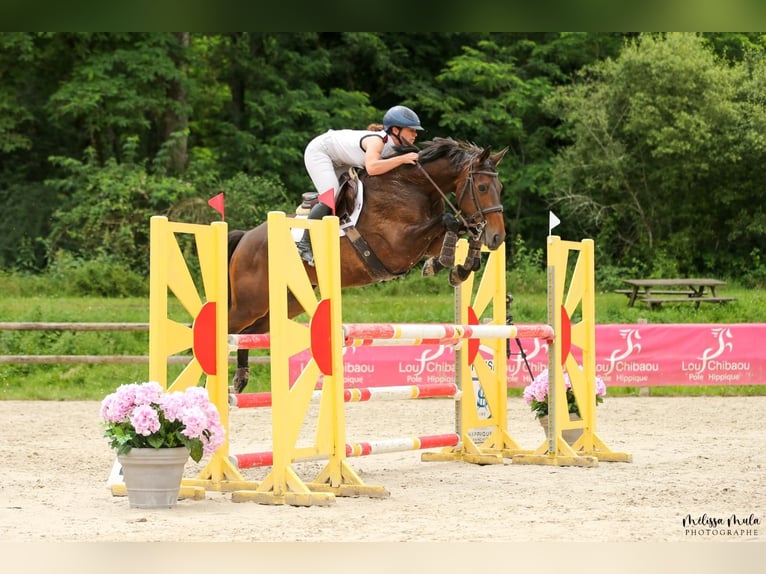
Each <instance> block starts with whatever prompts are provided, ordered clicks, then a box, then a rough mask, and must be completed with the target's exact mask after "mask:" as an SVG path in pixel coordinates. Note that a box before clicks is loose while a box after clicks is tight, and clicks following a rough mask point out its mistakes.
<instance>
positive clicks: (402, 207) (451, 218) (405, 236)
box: [228, 138, 508, 393]
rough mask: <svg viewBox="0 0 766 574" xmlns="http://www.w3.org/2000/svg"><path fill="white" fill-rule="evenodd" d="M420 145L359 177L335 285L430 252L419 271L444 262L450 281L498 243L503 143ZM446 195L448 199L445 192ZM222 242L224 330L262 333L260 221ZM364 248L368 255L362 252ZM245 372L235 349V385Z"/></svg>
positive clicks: (385, 272) (296, 307) (383, 275)
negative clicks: (457, 254)
mask: <svg viewBox="0 0 766 574" xmlns="http://www.w3.org/2000/svg"><path fill="white" fill-rule="evenodd" d="M422 146H423V147H422V149H418V148H415V151H418V163H417V164H416V165H402V166H399V167H397V168H395V169H393V170H391V171H389V172H387V173H385V174H381V175H377V176H367V177H364V178H363V179H362V181H363V185H364V190H363V193H364V208H363V209H362V212H361V214H360V215H359V219H358V221H357V223H356V226H355V227H352V228H347V229H346V235H345V237H341V238H340V258H341V286H342V287H358V286H362V285H368V284H371V283H377V282H379V281H385V280H389V279H393V278H396V277H398V276H401V275H403V274H405V273H407V272H408V271H409V270H410V269H412V268H413V267H414V266H415V265H416V264H417V263H418V262H420V261H421V260H422V259H424V258H426V257H428V258H429V259H428V260H427V261H426V263H425V264H424V267H423V274H424V275H433V274H435V273H437V272H438V271H439V270H441V269H444V268H450V269H451V271H450V283H451V284H453V285H457V284H458V283H459V282H461V281H464V280H465V279H467V278H468V276H469V275H470V273H471V272H473V271H475V270H477V269H478V268H479V266H480V263H481V259H480V254H479V253H480V251H481V245H482V243H483V244H484V245H486V246H487V248H489V249H490V250H495V249H497V248H498V247H500V246H501V245H502V244H503V241H504V240H505V223H504V220H503V205H502V203H501V201H500V193H501V191H502V185H501V183H500V181H499V179H498V173H497V164H498V163H499V162H500V160H501V159H502V158H503V156H504V155H505V153H506V152H507V151H508V148H505V149H503V150H502V151H500V152H497V153H495V154H492V153H491V151H490V150H489V149H482V148H480V147H478V146H476V145H474V144H469V143H467V142H461V141H456V140H453V139H451V138H434V139H433V140H432V141H428V142H424V143H423V144H422ZM398 151H399V152H401V153H403V152H404V151H413V149H412V148H409V149H406V148H399V149H398ZM451 195H454V201H455V205H453V204H452V202H451V201H450V199H449V196H451ZM448 206H449V208H450V209H449V210H447V207H448ZM464 214H465V215H464ZM465 235H468V236H469V237H470V248H469V255H468V257H467V259H466V262H464V263H463V264H461V265H458V266H454V246H455V245H454V244H455V242H456V241H457V237H460V236H465ZM228 243H229V247H228V250H229V322H228V327H229V330H228V332H229V333H232V334H237V333H252V334H255V333H267V332H268V331H269V292H268V289H269V275H268V245H267V244H268V233H267V224H266V222H264V223H262V224H260V225H259V226H257V227H255V228H253V229H251V230H249V231H246V232H245V231H241V230H233V231H230V232H229V237H228ZM360 244H361V245H362V247H363V248H362V249H360V248H359V245H360ZM355 245H356V247H355ZM450 249H451V252H450ZM364 253H367V254H370V253H371V254H372V255H371V256H370V257H367V258H366V257H365V256H364V255H363V254H364ZM304 265H306V268H307V271H308V273H309V276H310V277H311V279H312V281H316V273H315V271H314V269H313V267H311V266H309V265H308V264H305V263H304ZM314 284H316V283H314ZM302 312H303V308H302V307H301V306H300V304H299V303H298V302H297V300H295V298H294V297H292V296H290V297H289V302H288V313H289V316H290V317H291V318H292V317H295V316H297V315H299V314H300V313H302ZM249 376H250V374H249V368H248V350H247V349H240V350H238V351H237V370H236V373H235V375H234V379H233V381H232V383H233V387H234V390H235V391H236V392H238V393H240V392H242V391H243V390H244V388H245V386H246V385H247V382H248V379H249Z"/></svg>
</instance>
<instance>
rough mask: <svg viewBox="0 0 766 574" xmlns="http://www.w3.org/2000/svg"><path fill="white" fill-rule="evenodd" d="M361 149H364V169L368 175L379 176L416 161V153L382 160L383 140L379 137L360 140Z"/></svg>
mask: <svg viewBox="0 0 766 574" xmlns="http://www.w3.org/2000/svg"><path fill="white" fill-rule="evenodd" d="M362 147H363V148H364V168H365V169H366V170H367V173H368V174H370V175H380V174H382V173H386V172H387V171H391V170H392V169H394V168H395V167H398V166H400V165H404V164H406V163H409V164H414V163H416V162H417V160H418V154H417V153H416V152H410V153H405V154H402V155H395V156H392V157H388V158H386V159H383V158H382V157H381V154H382V153H383V138H379V137H368V138H365V139H364V140H362Z"/></svg>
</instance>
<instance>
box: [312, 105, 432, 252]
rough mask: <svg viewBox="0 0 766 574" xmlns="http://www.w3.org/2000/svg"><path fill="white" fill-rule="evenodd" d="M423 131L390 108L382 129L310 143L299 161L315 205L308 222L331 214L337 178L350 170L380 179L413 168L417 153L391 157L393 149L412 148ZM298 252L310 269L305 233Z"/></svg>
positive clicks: (333, 134) (410, 116) (406, 111)
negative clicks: (316, 198) (398, 169)
mask: <svg viewBox="0 0 766 574" xmlns="http://www.w3.org/2000/svg"><path fill="white" fill-rule="evenodd" d="M422 129H423V128H422V127H421V125H420V119H419V118H418V116H417V114H416V113H415V112H413V111H412V110H411V109H410V108H408V107H405V106H394V107H393V108H391V109H389V110H388V111H387V112H386V113H385V115H384V116H383V125H381V124H371V125H369V126H368V127H367V129H366V130H351V129H344V130H328V131H327V132H325V133H323V134H321V135H319V136H317V137H315V138H314V139H312V140H311V141H310V142H309V144H308V145H307V146H306V151H305V152H304V154H303V159H304V162H305V164H306V171H308V174H309V177H310V178H311V181H312V182H313V183H314V187H315V188H316V190H317V192H319V201H318V202H317V204H316V205H315V206H314V207H312V208H311V211H310V212H309V215H308V219H322V218H323V217H324V216H326V215H330V213H335V201H336V200H337V198H338V197H337V196H338V193H339V192H340V189H339V188H340V183H339V181H338V177H339V175H340V174H342V173H343V172H345V171H347V170H348V168H350V167H364V169H365V170H366V171H367V173H368V174H369V175H380V174H382V173H386V172H388V171H391V170H392V169H394V168H395V167H398V166H400V165H404V164H415V163H416V162H417V160H418V154H417V152H409V153H405V154H402V155H395V156H391V155H390V154H391V153H392V151H393V146H395V145H413V144H414V143H415V139H416V138H417V136H418V131H420V130H422ZM298 251H299V252H300V254H301V257H302V258H303V260H304V261H306V262H307V263H308V264H309V265H314V253H313V251H312V249H311V238H310V235H309V230H308V229H307V230H306V231H304V233H303V238H302V239H301V240H300V241H299V242H298Z"/></svg>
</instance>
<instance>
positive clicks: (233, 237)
mask: <svg viewBox="0 0 766 574" xmlns="http://www.w3.org/2000/svg"><path fill="white" fill-rule="evenodd" d="M244 235H245V232H244V231H242V230H241V229H233V230H231V231H229V254H228V259H227V261H231V255H232V253H234V250H235V249H236V248H237V245H239V242H240V241H241V240H242V237H243V236H244Z"/></svg>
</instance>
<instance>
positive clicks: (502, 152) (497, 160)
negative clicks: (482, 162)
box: [490, 147, 508, 165]
mask: <svg viewBox="0 0 766 574" xmlns="http://www.w3.org/2000/svg"><path fill="white" fill-rule="evenodd" d="M506 153H508V148H507V147H505V148H504V149H501V150H500V151H499V152H497V153H496V154H494V155H493V156H492V157H491V158H490V159H491V160H492V163H494V164H495V165H497V164H499V163H500V160H501V159H503V156H504V155H505V154H506Z"/></svg>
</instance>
